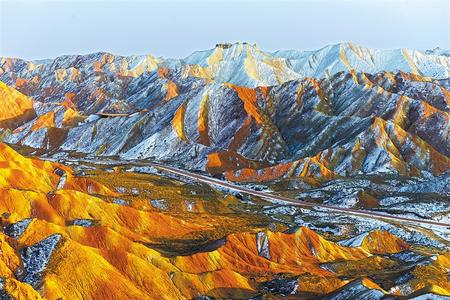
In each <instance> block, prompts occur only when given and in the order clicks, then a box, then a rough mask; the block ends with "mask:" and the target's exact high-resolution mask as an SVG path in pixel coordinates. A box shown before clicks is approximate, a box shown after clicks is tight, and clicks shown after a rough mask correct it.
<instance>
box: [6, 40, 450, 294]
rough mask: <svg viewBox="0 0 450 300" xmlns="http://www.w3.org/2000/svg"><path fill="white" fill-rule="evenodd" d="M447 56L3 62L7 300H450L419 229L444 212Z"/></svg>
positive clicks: (430, 237) (443, 264) (441, 253)
mask: <svg viewBox="0 0 450 300" xmlns="http://www.w3.org/2000/svg"><path fill="white" fill-rule="evenodd" d="M449 55H450V54H449V52H448V51H445V50H439V51H416V50H408V49H398V50H373V49H368V48H364V47H360V46H357V45H354V44H350V43H345V44H338V45H331V46H327V47H324V48H322V49H319V50H316V51H276V52H266V51H262V50H260V49H259V48H258V47H257V46H256V45H252V44H248V43H235V44H228V43H223V44H217V45H216V47H215V48H214V49H210V50H206V51H198V52H194V53H193V54H191V55H189V56H188V57H186V58H184V59H165V58H156V57H153V56H151V55H146V56H130V57H124V56H118V55H113V54H109V53H95V54H89V55H70V56H62V57H58V58H55V59H49V60H41V61H25V60H21V59H13V58H2V59H1V62H0V101H2V104H3V105H2V106H1V107H0V139H1V140H2V141H3V142H4V143H0V215H1V217H0V228H1V229H2V230H1V232H0V257H1V258H2V259H1V260H0V298H2V299H3V298H6V299H10V298H12V299H41V298H46V299H61V298H62V299H193V298H196V299H212V298H219V299H221V298H233V299H234V298H239V299H242V298H245V299H247V298H258V297H269V298H270V297H282V296H286V297H292V298H301V299H304V298H307V299H309V298H330V299H381V298H383V297H388V298H389V297H396V296H406V297H409V298H412V297H416V296H417V297H422V299H428V298H438V297H448V296H450V286H449V284H448V282H449V281H448V270H449V269H450V263H449V262H450V257H449V254H448V250H449V249H450V244H449V241H450V236H449V234H448V230H447V228H445V227H442V228H441V227H439V228H438V227H437V226H423V225H421V224H420V220H429V221H430V220H431V221H434V222H441V223H449V220H450V207H449V204H448V203H449V196H450V190H449V185H450V177H449V169H450V162H449V157H450V140H449V128H450V125H449V110H450V107H449V106H450V92H449V89H450V81H449V72H450V58H449V57H450V56H449ZM7 144H9V146H7ZM10 146H11V147H13V148H14V149H15V150H13V148H11V147H10ZM16 151H17V152H16ZM19 152H20V153H21V154H19ZM25 155H28V156H33V157H26V156H25ZM42 159H45V160H42ZM145 160H149V161H158V162H160V163H163V164H168V165H174V166H177V167H180V168H185V169H189V170H193V171H201V172H204V173H207V174H208V175H211V176H212V175H213V176H215V177H221V178H222V179H226V180H229V181H233V182H235V183H238V184H242V185H243V184H246V185H247V186H248V187H250V188H256V189H260V190H261V189H267V190H268V191H269V192H272V193H276V194H280V195H283V196H288V197H290V198H298V199H301V200H302V201H308V202H311V203H322V204H327V205H333V206H339V207H343V208H353V209H361V210H366V211H376V212H378V213H385V214H388V215H391V216H400V217H407V218H414V219H416V220H417V221H418V222H416V223H402V222H397V221H393V220H392V219H391V220H386V219H382V218H381V219H380V218H378V219H373V218H372V219H371V218H366V217H359V216H350V215H347V214H343V213H337V212H332V211H328V210H324V209H319V208H317V207H311V208H301V207H298V206H293V205H288V204H287V203H278V202H274V201H272V202H271V201H268V200H264V199H260V198H258V197H255V196H245V195H241V194H239V193H235V192H232V191H230V190H227V189H222V190H218V189H217V187H216V188H214V187H211V186H208V185H205V184H202V183H200V182H193V181H191V180H187V179H183V178H179V177H173V176H169V175H168V174H165V173H163V172H161V171H160V170H158V169H155V168H154V167H143V166H142V165H143V164H142V161H145ZM56 161H58V162H56ZM419 299H420V298H419Z"/></svg>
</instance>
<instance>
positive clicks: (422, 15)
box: [0, 0, 450, 59]
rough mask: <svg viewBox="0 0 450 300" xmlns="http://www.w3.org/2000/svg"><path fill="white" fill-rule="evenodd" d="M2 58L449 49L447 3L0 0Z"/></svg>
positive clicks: (394, 0) (449, 3)
mask: <svg viewBox="0 0 450 300" xmlns="http://www.w3.org/2000/svg"><path fill="white" fill-rule="evenodd" d="M0 2H1V3H0V18H1V24H0V56H14V57H22V58H26V59H40V58H50V57H55V56H58V55H63V54H77V53H89V52H96V51H108V52H112V53H115V54H123V55H129V54H146V53H151V54H154V55H157V56H165V57H184V56H186V55H188V54H189V53H191V52H192V51H195V50H202V49H209V48H212V47H214V45H215V44H216V43H217V42H224V41H230V42H234V41H248V42H251V43H257V44H258V46H259V47H260V48H261V49H264V50H278V49H317V48H320V47H322V46H325V45H327V44H332V43H337V42H341V41H352V42H355V43H357V44H360V45H363V46H368V47H374V48H399V47H407V48H415V49H431V48H435V47H436V46H440V47H441V48H446V49H448V48H450V1H448V0H431V1H430V0H424V1H404V0H403V1H402V0H390V1H386V0H385V1H373V0H366V1H362V0H360V1H339V0H329V1H312V0H311V1H308V0H303V1H293V0H291V1H275V0H273V1H269V0H263V1H256V0H247V1H237V0H229V1H187V0H186V1H142V0H141V1H74V0H73V1H31V0H28V1H9V0H0Z"/></svg>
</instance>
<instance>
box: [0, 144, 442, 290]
mask: <svg viewBox="0 0 450 300" xmlns="http://www.w3.org/2000/svg"><path fill="white" fill-rule="evenodd" d="M0 161H1V166H2V167H1V169H0V174H1V186H0V192H1V196H0V213H1V218H0V221H1V226H2V229H3V232H2V233H1V234H0V249H1V251H0V257H1V263H0V276H1V277H2V278H3V279H2V286H1V288H0V292H1V293H3V294H2V295H9V296H11V297H13V298H17V299H40V298H41V297H43V298H46V299H59V298H61V297H63V298H64V297H68V298H70V299H99V298H101V299H105V298H108V299H123V298H130V297H131V298H134V299H148V298H152V299H160V298H164V299H191V298H193V297H196V296H199V295H208V296H211V297H219V298H223V297H231V298H239V297H251V296H256V295H258V294H261V293H266V292H264V291H265V287H266V286H270V285H271V284H273V282H277V281H276V280H278V279H277V278H279V275H280V274H284V275H285V276H287V277H288V278H293V279H291V280H294V281H298V284H296V286H297V287H296V288H295V289H294V290H293V291H292V293H294V294H299V295H301V294H302V293H313V294H314V295H325V294H329V293H335V292H336V293H339V292H342V289H344V290H345V289H347V288H349V289H351V287H352V286H354V285H355V284H361V285H362V286H363V287H364V288H367V289H369V290H370V291H372V292H375V293H378V292H379V293H382V294H383V295H384V294H387V293H393V294H395V295H397V294H398V295H406V294H405V291H407V294H410V293H422V292H424V291H425V292H431V293H435V294H440V295H448V294H449V292H450V291H449V287H448V285H447V281H446V280H445V278H444V277H445V276H443V275H442V274H441V273H442V272H443V270H444V269H445V268H446V266H447V265H448V257H447V255H445V254H444V255H441V256H439V257H438V259H436V260H435V261H434V262H433V263H432V264H431V265H429V266H424V267H421V266H417V267H416V268H415V269H414V271H413V274H414V276H416V277H414V278H416V279H414V278H413V279H411V281H408V282H406V283H404V284H403V285H402V286H397V285H395V283H393V282H391V283H389V284H388V285H387V286H388V287H390V291H388V290H387V287H380V286H379V285H378V284H377V283H376V282H374V281H372V280H370V279H368V277H367V276H370V275H371V274H375V273H380V272H387V274H389V272H392V271H393V270H394V269H395V268H398V266H401V265H402V264H401V263H400V262H399V261H398V259H397V258H394V257H391V255H396V254H399V255H400V254H401V253H403V252H405V251H410V250H411V249H412V247H411V245H409V244H407V243H405V242H404V241H402V240H401V239H399V238H397V237H395V236H393V235H392V234H390V233H388V232H386V231H373V232H369V233H367V234H365V235H363V236H360V237H355V238H354V239H350V240H348V241H343V242H342V243H340V244H338V243H336V242H331V241H328V240H327V239H325V238H324V237H323V236H321V235H319V234H317V233H315V232H314V231H312V230H310V229H308V228H306V227H301V228H299V229H298V230H296V231H295V232H292V233H282V232H277V231H269V230H267V229H259V228H257V227H255V228H254V229H252V230H250V231H248V229H246V230H245V231H241V232H239V231H235V232H234V233H231V234H228V235H226V236H225V237H224V238H223V239H220V240H212V241H211V243H209V245H208V244H207V245H205V246H204V248H203V249H196V250H191V251H190V252H188V253H186V254H185V255H176V254H175V255H169V256H167V255H164V254H162V252H160V250H156V248H153V247H152V246H151V245H152V244H154V245H156V244H155V242H156V241H158V240H161V239H165V240H166V243H168V244H167V245H170V243H177V241H178V243H180V242H181V243H189V242H188V241H186V240H185V237H187V236H196V235H197V234H200V235H202V236H203V238H205V237H206V238H207V237H208V236H211V237H212V235H211V234H212V232H211V229H212V228H214V226H216V225H215V223H216V222H217V220H219V219H220V218H224V217H226V216H222V217H220V216H219V215H218V216H214V213H213V212H211V213H210V212H208V210H204V211H203V212H200V211H198V209H199V208H200V206H198V205H196V206H188V207H190V208H189V211H188V214H187V215H186V214H185V213H184V214H185V216H183V215H180V217H177V214H172V213H170V211H168V210H167V209H168V206H159V205H158V206H157V207H159V209H148V208H144V207H141V206H140V204H139V203H140V202H139V201H140V200H139V199H140V198H139V196H134V197H137V198H136V201H137V203H136V204H133V203H132V204H129V205H126V204H124V203H121V202H117V201H116V200H114V199H117V198H115V197H125V199H128V198H127V196H126V195H124V194H122V192H121V193H118V192H114V191H112V190H111V189H110V188H107V187H106V186H105V185H103V184H100V183H98V182H96V181H94V180H92V179H89V178H86V177H76V176H74V175H73V173H72V170H71V169H70V168H67V167H65V166H62V165H60V164H57V163H51V162H43V161H40V160H36V159H30V158H25V157H23V156H21V155H20V154H18V153H17V152H15V151H14V150H12V149H11V148H10V147H8V146H6V145H4V144H0ZM98 176H99V178H101V175H100V174H99V175H98ZM105 176H107V175H105ZM127 176H128V175H127ZM127 176H125V177H124V181H122V183H123V184H126V182H127V180H128V179H126V178H128V177H127ZM106 178H108V177H105V180H107V179H106ZM111 178H112V177H111ZM130 178H131V177H130ZM102 180H103V179H102ZM108 182H109V183H110V184H114V182H115V181H114V180H108ZM171 188H173V189H175V190H176V189H177V187H176V186H175V185H174V186H173V187H170V186H167V185H166V186H165V187H164V190H165V193H167V192H168V191H169V190H170V189H171ZM161 191H162V190H161ZM149 192H152V191H149ZM153 192H154V193H160V190H159V188H157V187H156V186H155V188H154V191H153ZM174 194H175V195H176V194H177V193H174ZM115 201H116V202H115ZM152 203H153V202H152ZM193 209H195V210H196V211H194V210H193ZM193 213H194V214H193ZM192 214H193V215H192ZM209 214H211V215H210V216H209V217H208V215H209ZM182 216H183V217H182ZM186 217H187V218H188V219H189V218H190V219H192V218H193V217H194V218H195V222H189V221H184V220H183V219H184V218H186ZM218 218H219V219H218ZM235 218H239V214H236V215H235ZM212 220H216V221H213V222H212V223H211V221H212ZM236 220H238V219H236ZM232 223H235V222H232ZM232 223H230V222H228V225H227V224H222V225H220V226H229V227H230V228H232V227H233V224H232ZM241 228H243V227H241ZM234 230H236V229H234ZM400 257H401V256H400ZM325 265H326V267H325ZM355 270H360V271H358V272H356V273H355ZM424 272H425V273H426V274H428V275H426V276H423V275H419V274H422V273H424ZM355 274H357V275H355ZM342 277H345V278H346V279H342ZM74 278H76V280H74ZM360 279H361V280H362V281H361V283H359V282H360V281H358V280H360ZM276 285H277V284H276ZM406 285H407V288H406ZM377 291H378V292H377Z"/></svg>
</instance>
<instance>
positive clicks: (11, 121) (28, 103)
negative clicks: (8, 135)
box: [0, 81, 35, 128]
mask: <svg viewBox="0 0 450 300" xmlns="http://www.w3.org/2000/svg"><path fill="white" fill-rule="evenodd" d="M0 100H1V103H2V105H1V108H0V128H1V127H3V128H16V127H17V126H19V125H21V124H22V123H24V122H26V121H29V120H30V119H32V118H33V117H34V116H35V111H34V109H33V101H32V100H31V99H30V98H29V97H27V96H25V95H23V94H22V93H20V92H19V91H17V90H15V89H14V88H12V87H10V86H8V85H6V84H5V83H3V82H1V81H0Z"/></svg>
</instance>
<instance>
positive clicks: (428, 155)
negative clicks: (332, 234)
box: [0, 43, 450, 181]
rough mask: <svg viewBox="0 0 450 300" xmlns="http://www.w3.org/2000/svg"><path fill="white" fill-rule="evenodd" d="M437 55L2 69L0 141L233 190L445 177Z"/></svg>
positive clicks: (244, 53) (141, 60)
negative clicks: (296, 182) (246, 185)
mask: <svg viewBox="0 0 450 300" xmlns="http://www.w3.org/2000/svg"><path fill="white" fill-rule="evenodd" d="M449 73H450V57H449V51H446V50H442V49H435V50H429V51H417V50H408V49H397V50H374V49H369V48H364V47H361V46H358V45H354V44H351V43H342V44H337V45H330V46H326V47H324V48H322V49H319V50H316V51H297V50H289V51H276V52H272V53H270V52H265V51H262V50H260V49H258V48H257V47H256V46H255V45H251V44H248V43H234V44H228V43H224V44H217V45H216V47H215V48H213V49H210V50H205V51H198V52H194V53H193V54H191V55H189V56H188V57H186V58H184V59H164V58H156V57H154V56H151V55H146V56H129V57H124V56H117V55H113V54H109V53H94V54H88V55H69V56H61V57H58V58H55V59H48V60H41V61H26V60H22V59H17V58H2V59H1V64H0V81H2V82H3V83H1V84H0V97H1V98H2V100H3V102H4V103H5V105H4V106H3V107H1V108H0V110H2V118H3V119H2V120H0V126H1V127H2V128H3V129H2V132H1V138H2V140H3V141H5V142H7V143H11V144H17V145H22V146H28V147H32V148H36V149H39V153H41V154H42V153H45V154H46V155H53V156H56V157H59V156H64V155H87V156H117V157H121V158H123V159H152V160H160V161H164V162H169V163H172V164H177V165H181V166H183V167H185V168H189V169H198V170H205V171H208V172H210V173H212V174H221V175H223V176H225V177H227V178H229V179H232V180H236V181H267V180H277V179H282V178H290V177H309V178H312V179H314V180H327V179H331V178H336V177H340V176H351V175H357V174H385V173H393V174H403V175H409V176H421V175H440V174H442V173H445V172H446V171H448V170H449V166H450V164H449V156H450V150H449V149H450V139H449V105H450V92H449V86H450V80H449V76H450V75H449Z"/></svg>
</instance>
